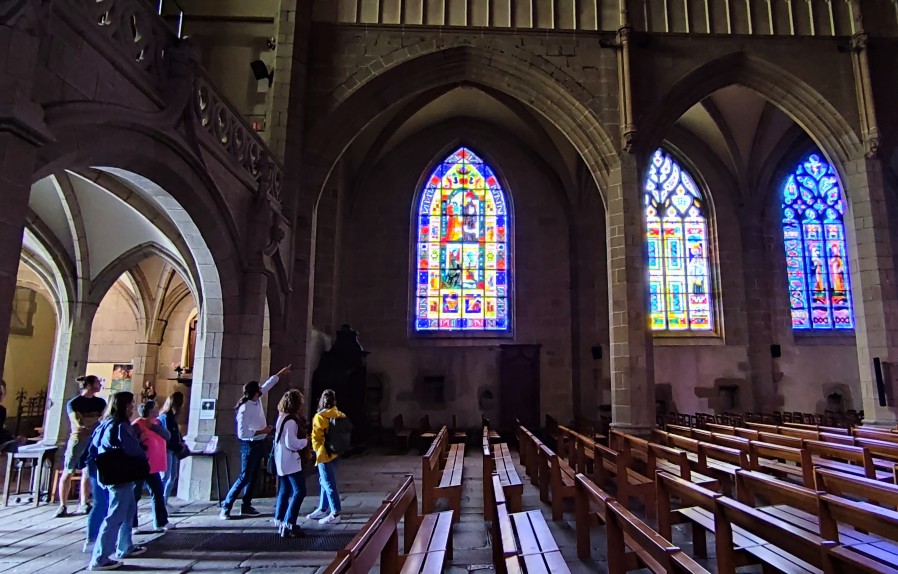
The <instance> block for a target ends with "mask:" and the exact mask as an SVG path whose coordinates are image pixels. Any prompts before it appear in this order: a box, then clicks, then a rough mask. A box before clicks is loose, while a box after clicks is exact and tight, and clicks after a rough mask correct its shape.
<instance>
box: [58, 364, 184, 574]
mask: <svg viewBox="0 0 898 574" xmlns="http://www.w3.org/2000/svg"><path fill="white" fill-rule="evenodd" d="M77 380H78V382H79V384H80V392H79V394H78V395H77V396H75V397H74V398H73V399H71V400H69V401H68V402H67V403H66V412H67V414H68V416H69V421H70V422H71V425H72V429H71V434H70V436H69V440H68V443H67V445H66V452H65V461H64V470H63V474H62V475H61V476H60V480H59V493H58V494H59V508H58V509H57V511H56V516H57V517H62V516H68V515H69V511H68V508H67V505H66V502H67V499H68V493H69V487H70V480H71V477H72V475H73V474H74V473H75V472H76V471H78V470H80V471H82V472H81V492H80V505H79V507H78V513H80V514H86V515H87V527H86V536H85V541H84V548H83V551H84V552H86V553H91V560H90V566H89V568H90V569H91V570H112V569H114V568H118V567H119V566H121V565H122V559H124V558H128V557H131V556H137V555H140V554H143V553H144V552H146V548H145V547H143V546H137V545H135V544H134V543H133V540H132V536H131V535H132V528H136V527H137V503H138V501H139V500H140V499H141V497H142V496H143V491H144V487H146V488H147V489H149V491H150V494H151V496H152V510H153V525H154V528H155V529H156V530H157V531H162V530H168V529H169V528H171V527H172V524H171V523H170V522H169V520H168V514H169V511H168V507H167V504H168V501H169V497H170V496H171V493H172V491H173V489H174V487H175V485H176V484H177V481H178V468H179V463H180V459H181V458H183V456H185V454H189V450H188V449H187V445H186V443H185V442H184V439H183V437H182V436H181V431H180V428H179V426H178V421H177V417H178V414H179V413H180V412H181V409H182V408H183V406H184V394H183V393H181V392H174V393H172V394H171V395H170V396H169V397H168V399H166V401H165V404H164V405H163V407H162V409H161V411H160V409H159V406H158V405H157V404H156V401H155V400H154V399H149V400H145V401H142V402H140V404H136V403H137V401H136V400H135V397H134V394H132V393H130V392H126V391H121V392H117V393H115V394H113V395H112V396H111V397H110V399H109V403H108V404H107V402H106V401H105V400H104V399H103V398H101V397H99V396H97V394H98V393H99V392H100V391H101V390H102V388H103V380H102V379H100V378H99V377H96V376H94V375H87V376H84V377H79V378H78V379H77ZM135 411H136V415H137V416H136V417H135ZM112 452H123V453H124V455H125V456H127V457H130V459H129V460H133V461H137V463H139V464H143V465H145V468H146V470H147V472H146V473H144V474H142V475H141V476H139V477H138V478H136V479H134V480H127V481H119V480H116V481H111V480H107V481H104V480H103V477H102V472H101V471H100V468H99V465H98V463H99V461H100V459H101V458H102V457H104V456H107V455H108V454H109V453H112ZM113 555H114V556H115V558H113V557H112V556H113Z"/></svg>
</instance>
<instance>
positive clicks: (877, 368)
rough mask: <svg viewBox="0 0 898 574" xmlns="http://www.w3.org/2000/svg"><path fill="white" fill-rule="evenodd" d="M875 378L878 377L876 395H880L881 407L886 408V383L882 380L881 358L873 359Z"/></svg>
mask: <svg viewBox="0 0 898 574" xmlns="http://www.w3.org/2000/svg"><path fill="white" fill-rule="evenodd" d="M873 376H875V377H876V394H878V395H879V406H881V407H884V406H886V383H885V380H884V379H883V378H882V362H880V360H879V357H873Z"/></svg>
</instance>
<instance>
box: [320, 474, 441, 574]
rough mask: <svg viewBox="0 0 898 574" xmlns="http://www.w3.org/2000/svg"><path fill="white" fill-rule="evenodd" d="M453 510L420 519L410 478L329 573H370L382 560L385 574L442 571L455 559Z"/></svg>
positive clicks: (413, 486) (381, 569) (337, 558)
mask: <svg viewBox="0 0 898 574" xmlns="http://www.w3.org/2000/svg"><path fill="white" fill-rule="evenodd" d="M452 514H453V511H451V510H450V511H447V512H439V513H435V514H426V515H424V516H418V497H417V494H416V493H415V482H414V479H413V478H412V476H407V477H406V478H405V480H404V481H403V482H402V484H401V485H400V487H399V488H398V489H397V490H396V491H394V492H392V493H390V495H388V497H387V498H386V499H385V500H384V502H383V503H382V504H381V506H380V507H379V508H378V509H377V511H376V512H375V513H374V514H373V515H372V516H371V518H370V519H369V520H368V522H367V523H365V526H364V527H363V528H362V530H360V531H359V532H358V533H357V534H356V535H355V537H353V539H352V540H351V541H350V542H349V544H347V545H346V547H345V548H344V549H343V550H340V551H339V552H338V553H337V557H336V558H335V559H334V561H333V562H331V564H330V566H328V568H327V569H326V570H325V572H326V573H328V574H335V573H350V574H367V573H368V572H369V571H370V570H371V569H372V568H373V567H374V565H375V563H376V562H378V561H380V571H381V572H383V573H386V574H399V573H401V574H407V573H416V572H418V573H421V572H424V573H428V574H437V573H439V572H442V571H443V569H444V565H445V562H446V559H447V558H452ZM400 522H403V531H404V534H403V537H404V541H403V553H402V554H400V552H399V536H398V528H399V523H400Z"/></svg>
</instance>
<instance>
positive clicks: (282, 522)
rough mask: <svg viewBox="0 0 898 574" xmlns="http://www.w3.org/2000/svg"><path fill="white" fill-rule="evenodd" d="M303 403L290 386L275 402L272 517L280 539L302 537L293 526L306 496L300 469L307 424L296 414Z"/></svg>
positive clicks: (306, 441) (296, 391) (304, 478)
mask: <svg viewBox="0 0 898 574" xmlns="http://www.w3.org/2000/svg"><path fill="white" fill-rule="evenodd" d="M302 405H303V396H302V393H301V392H299V391H298V390H297V389H290V390H289V391H287V392H286V393H284V396H283V397H281V401H280V402H279V403H278V412H279V413H280V414H279V415H278V420H277V423H276V424H275V429H276V431H275V439H274V465H275V470H276V471H277V475H278V477H279V479H278V498H277V504H276V505H275V507H274V520H275V523H276V524H277V525H278V527H279V528H280V534H281V538H302V537H304V536H305V534H304V533H303V531H302V530H300V529H299V527H298V526H297V525H296V519H297V518H298V517H299V507H300V506H301V505H302V501H303V499H304V498H305V497H306V477H305V474H303V471H302V454H301V453H302V450H303V449H305V448H306V446H308V444H309V439H308V435H307V433H306V424H305V421H304V420H302V417H301V415H300V414H299V411H300V409H301V408H302Z"/></svg>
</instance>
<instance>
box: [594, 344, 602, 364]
mask: <svg viewBox="0 0 898 574" xmlns="http://www.w3.org/2000/svg"><path fill="white" fill-rule="evenodd" d="M601 358H602V347H593V348H592V360H593V361H598V360H599V359H601Z"/></svg>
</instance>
